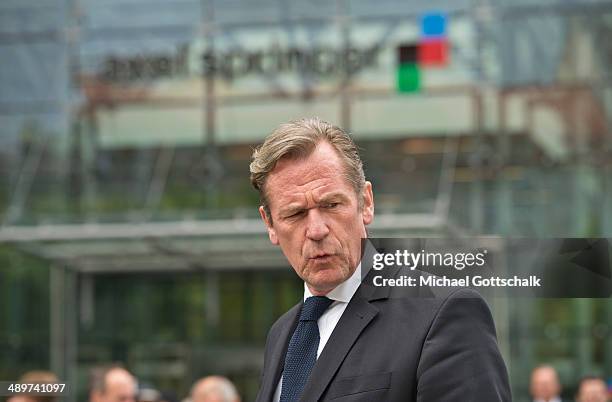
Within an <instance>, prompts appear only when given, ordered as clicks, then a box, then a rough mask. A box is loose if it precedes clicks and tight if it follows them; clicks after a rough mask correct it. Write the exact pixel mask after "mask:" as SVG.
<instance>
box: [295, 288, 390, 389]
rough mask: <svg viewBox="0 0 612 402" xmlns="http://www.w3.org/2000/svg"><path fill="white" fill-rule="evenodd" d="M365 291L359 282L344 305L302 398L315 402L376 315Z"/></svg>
mask: <svg viewBox="0 0 612 402" xmlns="http://www.w3.org/2000/svg"><path fill="white" fill-rule="evenodd" d="M365 293H369V289H368V287H364V285H363V284H362V285H361V286H360V288H359V289H358V290H357V292H356V293H355V296H354V297H353V299H352V300H351V301H350V303H349V304H348V306H346V310H344V313H343V314H342V317H341V318H340V321H339V322H338V325H336V328H335V329H334V331H333V332H332V335H331V337H330V338H329V340H328V341H327V344H326V345H325V348H324V349H323V352H322V353H321V356H319V358H318V359H317V362H316V364H315V366H314V368H313V370H312V373H311V375H310V378H309V380H308V382H307V383H306V388H304V392H303V393H302V398H301V400H302V401H316V400H318V399H319V398H320V396H321V394H322V393H323V391H325V388H327V385H328V384H329V382H330V381H331V379H332V378H333V377H334V375H335V373H336V371H337V370H338V368H339V367H340V364H341V363H342V361H343V360H344V358H345V357H346V355H347V353H348V352H349V350H350V349H351V346H353V343H355V341H356V340H357V338H358V337H359V335H360V334H361V331H363V329H364V328H365V327H366V326H367V325H368V324H369V323H370V321H372V319H373V318H374V317H375V316H376V314H378V309H377V308H376V307H374V306H373V305H371V304H370V303H368V297H366V295H365Z"/></svg>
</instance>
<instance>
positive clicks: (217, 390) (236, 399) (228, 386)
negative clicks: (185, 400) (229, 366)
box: [191, 375, 240, 402]
mask: <svg viewBox="0 0 612 402" xmlns="http://www.w3.org/2000/svg"><path fill="white" fill-rule="evenodd" d="M191 402H240V396H239V395H238V391H237V390H236V387H235V386H234V384H232V382H231V381H230V380H228V379H227V378H225V377H221V376H217V375H214V376H209V377H204V378H202V379H200V380H198V381H197V382H196V383H195V384H193V387H192V388H191Z"/></svg>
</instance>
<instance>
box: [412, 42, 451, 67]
mask: <svg viewBox="0 0 612 402" xmlns="http://www.w3.org/2000/svg"><path fill="white" fill-rule="evenodd" d="M418 58H419V64H420V65H422V66H432V67H433V66H446V65H447V64H448V59H449V57H448V41H447V40H446V39H430V40H425V41H423V42H421V43H420V44H419V50H418Z"/></svg>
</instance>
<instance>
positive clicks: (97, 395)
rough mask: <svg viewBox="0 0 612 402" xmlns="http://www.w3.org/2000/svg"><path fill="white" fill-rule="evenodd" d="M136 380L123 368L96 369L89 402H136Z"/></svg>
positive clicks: (92, 376) (92, 373)
mask: <svg viewBox="0 0 612 402" xmlns="http://www.w3.org/2000/svg"><path fill="white" fill-rule="evenodd" d="M137 393H138V383H137V381H136V378H135V377H134V376H133V375H132V374H131V373H130V372H129V371H127V370H126V369H124V368H123V367H121V366H118V365H113V366H108V367H96V368H94V369H93V370H92V372H91V379H90V386H89V402H136V396H137Z"/></svg>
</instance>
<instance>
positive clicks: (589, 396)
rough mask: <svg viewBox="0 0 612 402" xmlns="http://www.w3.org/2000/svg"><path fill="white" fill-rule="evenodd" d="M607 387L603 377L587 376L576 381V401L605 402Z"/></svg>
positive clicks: (606, 399)
mask: <svg viewBox="0 0 612 402" xmlns="http://www.w3.org/2000/svg"><path fill="white" fill-rule="evenodd" d="M607 401H608V387H607V386H606V383H605V381H604V380H603V379H601V378H600V377H596V376H587V377H584V378H582V379H581V380H580V383H578V393H577V394H576V402H607Z"/></svg>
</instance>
